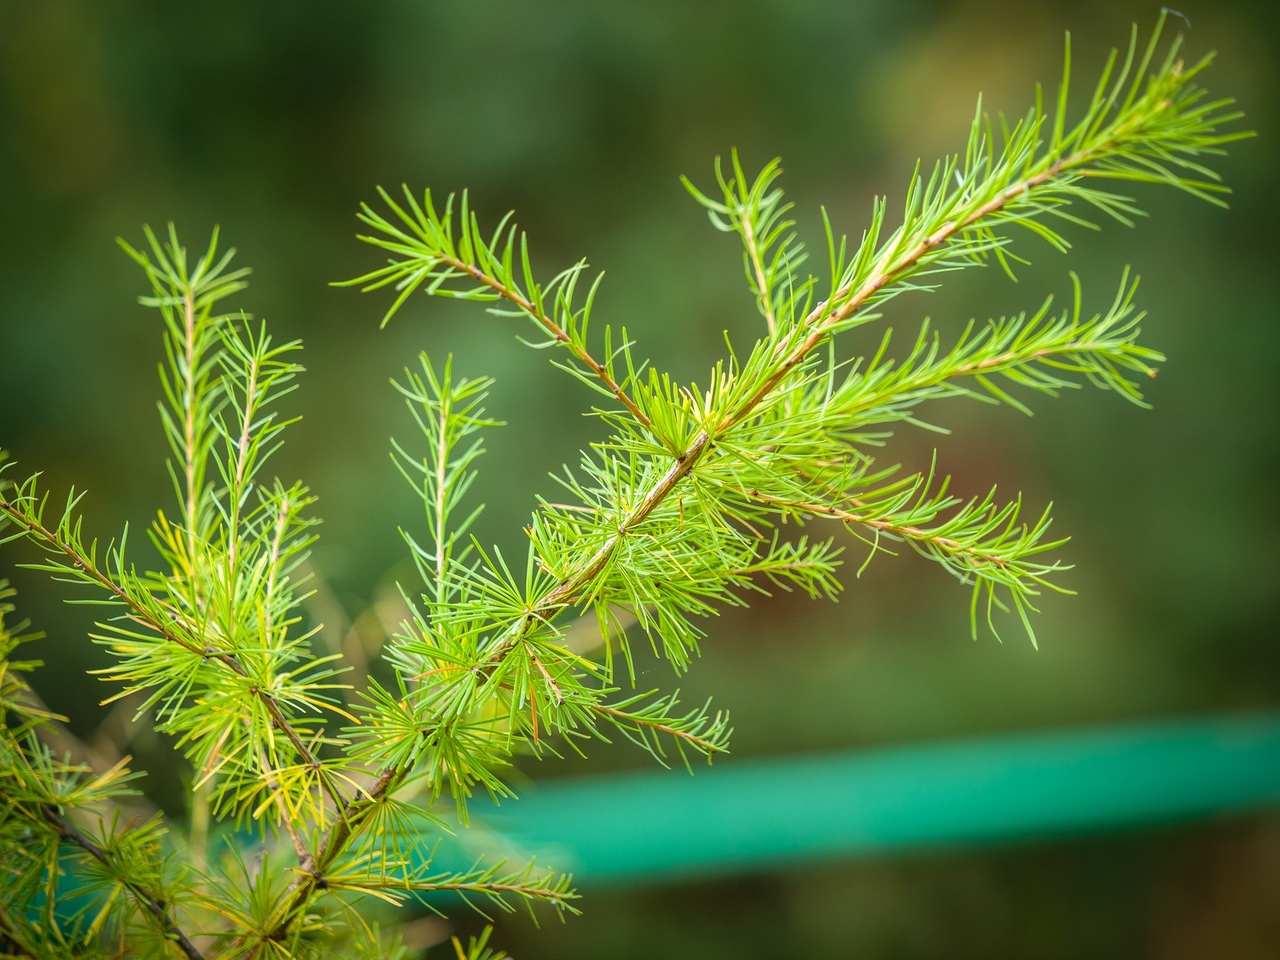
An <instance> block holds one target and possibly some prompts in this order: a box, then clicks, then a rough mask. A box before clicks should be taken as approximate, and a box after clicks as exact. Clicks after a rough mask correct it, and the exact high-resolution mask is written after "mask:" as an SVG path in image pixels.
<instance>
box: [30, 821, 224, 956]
mask: <svg viewBox="0 0 1280 960" xmlns="http://www.w3.org/2000/svg"><path fill="white" fill-rule="evenodd" d="M40 813H41V815H42V816H43V817H44V818H45V820H47V821H48V822H49V823H50V824H51V825H52V826H54V827H56V828H57V830H58V834H59V836H60V837H61V838H62V839H63V840H65V841H67V842H68V843H74V844H75V845H76V846H78V847H79V848H80V849H81V850H83V851H84V852H85V853H87V854H89V856H91V857H93V859H95V860H97V861H98V862H99V863H101V864H102V865H103V866H104V867H107V868H108V869H112V870H114V869H115V864H113V863H112V861H111V856H110V855H109V854H108V853H107V852H106V851H105V850H103V849H102V848H101V847H100V846H98V845H97V844H96V843H94V842H93V841H92V840H90V839H89V838H88V837H86V836H85V835H84V834H83V833H81V832H80V831H79V830H78V829H76V827H75V825H74V824H73V823H71V821H69V820H67V819H66V818H65V817H64V816H62V814H60V813H58V811H57V810H56V809H54V808H53V807H52V806H50V805H49V804H41V805H40ZM120 882H121V883H122V884H123V885H124V886H125V887H126V888H127V889H128V891H129V893H130V894H132V895H133V897H134V899H135V900H137V901H138V904H139V905H140V906H141V907H142V908H143V909H144V910H146V911H147V912H148V913H149V914H151V916H152V917H154V918H155V920H156V922H157V923H158V924H159V925H160V928H161V929H162V930H163V931H164V932H165V936H167V937H168V938H169V939H170V940H172V941H173V943H174V944H175V945H176V946H177V947H178V949H179V950H181V951H182V952H183V953H184V954H186V956H187V958H188V960H204V956H203V955H202V954H201V953H200V951H199V950H198V949H197V948H196V945H195V944H194V943H192V942H191V940H190V939H189V938H188V937H187V935H186V934H185V933H183V932H182V930H181V928H179V927H178V925H177V923H175V922H174V919H173V917H172V916H170V915H169V910H168V908H167V907H166V906H165V903H164V900H163V899H162V898H161V897H159V896H157V895H156V894H155V893H153V892H151V891H149V890H147V889H146V888H145V887H143V886H142V885H141V884H139V883H137V882H135V881H133V880H130V879H128V878H121V880H120Z"/></svg>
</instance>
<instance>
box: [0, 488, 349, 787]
mask: <svg viewBox="0 0 1280 960" xmlns="http://www.w3.org/2000/svg"><path fill="white" fill-rule="evenodd" d="M0 516H4V517H8V518H9V519H10V520H12V521H13V522H14V523H15V524H17V525H18V526H19V527H21V528H22V529H23V530H25V531H26V534H27V536H28V537H30V538H32V539H35V540H37V541H40V542H41V543H43V544H44V545H45V547H46V548H48V549H51V550H53V551H55V552H57V553H60V554H62V555H63V556H65V557H66V558H67V559H68V560H69V561H70V562H71V567H72V568H73V570H74V572H75V574H76V575H77V576H78V577H80V578H81V579H82V580H85V581H86V582H89V583H93V584H96V585H98V586H100V587H102V588H103V589H104V590H106V591H107V592H108V593H110V594H111V595H112V596H113V597H115V599H116V600H117V601H118V602H120V603H121V604H123V605H124V606H126V607H127V608H128V609H129V611H130V613H129V617H130V619H131V620H133V621H134V622H135V623H139V624H141V625H142V626H144V627H146V628H148V629H149V630H153V631H154V632H155V633H157V634H159V635H160V636H161V637H163V638H164V639H165V640H167V641H168V642H170V643H174V644H177V645H178V646H180V647H182V648H183V649H184V650H186V651H187V652H188V653H191V654H194V655H195V656H198V657H201V658H203V659H206V660H213V661H215V662H217V663H221V664H222V665H223V666H225V667H227V668H228V669H230V670H231V671H232V672H233V673H235V674H236V675H237V676H240V677H244V678H246V679H247V678H248V673H247V672H246V671H245V669H244V667H243V665H241V663H240V661H239V660H238V659H237V658H236V656H235V655H234V654H231V653H226V652H224V651H220V650H217V649H216V648H214V647H209V646H204V645H201V644H198V643H195V642H193V641H192V640H190V639H189V638H187V637H184V636H182V635H181V634H180V633H177V632H175V631H174V630H173V628H172V626H171V625H170V624H167V623H165V622H164V620H162V619H161V618H159V617H157V616H156V615H155V614H154V613H152V612H151V611H150V610H148V609H147V608H146V607H145V606H143V605H142V604H140V603H138V601H137V598H135V597H134V596H133V595H132V594H130V593H129V591H128V590H126V589H125V588H124V587H123V586H121V585H120V584H119V583H117V582H116V581H115V580H113V579H112V578H111V577H110V576H108V575H107V574H106V573H104V572H103V571H102V570H101V569H100V568H99V567H98V566H97V564H95V563H94V562H93V559H92V557H89V556H88V555H86V554H85V553H84V552H83V551H82V550H80V549H78V548H77V546H76V545H75V544H74V543H73V542H71V541H70V540H68V539H67V538H66V537H63V536H61V535H59V534H58V533H56V532H54V531H52V530H50V529H49V528H48V527H46V526H44V525H43V524H42V523H41V522H40V521H39V520H38V519H37V518H35V517H33V516H30V515H29V514H28V513H27V512H26V511H24V510H22V509H21V508H20V507H19V506H18V505H17V504H15V503H14V502H12V501H10V500H8V499H7V498H6V497H4V496H3V495H2V494H0ZM169 614H170V617H172V618H173V620H174V621H175V622H181V620H180V619H179V614H178V612H177V611H176V610H170V611H169ZM253 694H254V696H256V697H257V698H258V699H259V700H260V701H261V702H262V705H263V706H264V707H265V708H266V711H267V715H268V716H269V717H270V718H271V725H272V726H273V727H275V729H276V730H278V731H279V732H280V733H281V734H283V735H284V737H285V738H286V739H287V740H288V741H289V743H290V744H291V745H292V746H293V749H294V750H296V751H297V753H298V756H300V757H301V758H302V760H303V762H304V763H306V764H307V765H308V766H309V767H311V768H312V769H313V770H315V771H316V775H317V777H318V778H319V780H320V783H321V785H322V787H323V788H324V791H325V793H326V795H327V796H328V797H329V799H330V801H332V803H333V804H334V809H335V810H341V809H342V807H343V804H344V802H345V798H344V797H343V796H342V792H341V791H340V790H338V789H337V787H336V786H335V785H334V784H333V783H332V782H331V781H330V778H329V777H328V776H327V775H326V773H325V771H324V769H323V765H322V764H321V763H320V759H319V758H318V757H317V756H316V755H315V754H314V753H313V752H312V750H311V749H310V748H309V747H308V746H307V744H306V742H305V741H304V740H303V739H302V737H301V736H300V735H299V733H298V731H297V729H295V728H294V726H293V724H292V723H290V722H289V718H288V717H286V716H285V714H284V711H283V710H282V709H281V708H280V704H279V702H278V701H277V700H276V698H275V697H273V696H272V695H271V694H270V693H268V692H267V691H266V690H263V689H262V688H261V687H258V686H254V688H253Z"/></svg>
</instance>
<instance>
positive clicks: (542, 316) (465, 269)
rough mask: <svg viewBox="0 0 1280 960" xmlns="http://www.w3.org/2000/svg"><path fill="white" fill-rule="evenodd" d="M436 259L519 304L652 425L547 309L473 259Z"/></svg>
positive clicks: (629, 408) (617, 397)
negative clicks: (477, 264)
mask: <svg viewBox="0 0 1280 960" xmlns="http://www.w3.org/2000/svg"><path fill="white" fill-rule="evenodd" d="M439 259H440V261H441V262H442V263H447V264H448V265H449V266H450V267H452V268H453V269H455V270H458V271H460V272H462V273H465V274H466V275H467V276H469V277H471V278H472V279H473V280H475V281H477V282H478V283H482V284H484V285H485V286H486V287H488V288H489V289H490V290H492V291H493V292H494V293H496V294H497V295H498V296H499V297H501V298H502V299H504V300H506V301H507V302H509V303H512V304H514V305H515V306H517V307H519V308H520V310H521V311H523V312H524V313H526V314H527V315H528V316H530V317H532V318H533V319H534V320H535V321H536V322H537V323H539V324H540V325H541V326H542V327H544V328H545V329H546V331H547V333H549V334H551V337H552V339H553V340H555V341H556V342H557V343H562V344H564V345H565V346H566V347H568V348H569V350H570V352H571V353H572V354H573V355H574V356H575V357H577V358H578V359H579V360H580V361H582V363H584V364H586V366H587V367H588V368H589V369H590V370H591V372H592V373H593V374H595V375H596V377H597V378H598V379H599V380H600V382H601V383H603V384H604V385H605V387H606V388H607V389H608V391H609V392H610V393H611V394H613V397H614V399H615V400H617V401H618V402H619V403H620V404H622V405H623V406H624V407H626V408H627V411H628V412H629V413H630V414H631V415H632V416H633V417H635V418H636V420H638V421H639V422H640V423H642V424H643V425H644V427H645V429H646V430H647V429H650V428H652V426H653V424H652V423H651V422H650V420H649V417H648V415H647V414H645V412H644V411H643V410H641V409H640V408H639V407H638V406H637V405H636V402H635V401H634V400H632V399H631V397H629V396H628V395H627V392H626V391H625V390H623V389H622V385H621V384H619V383H618V381H616V380H614V379H613V376H612V375H611V374H610V373H609V370H608V368H606V367H605V365H604V364H602V363H601V362H600V361H598V360H597V359H596V358H595V357H593V356H592V355H591V354H590V353H588V352H587V350H586V348H585V347H583V346H582V345H581V344H579V343H577V342H576V341H575V340H574V339H573V338H572V337H570V336H569V333H568V331H566V330H565V329H564V327H562V326H560V324H558V323H556V322H555V320H554V319H553V318H551V317H549V316H547V315H546V313H544V312H543V311H541V310H539V309H538V307H537V305H536V304H534V303H533V302H532V301H531V300H529V299H528V298H527V297H525V296H524V295H523V294H521V293H520V292H519V291H517V290H513V289H512V288H511V287H508V286H507V285H506V284H504V283H502V282H501V281H500V280H498V279H497V278H496V277H492V276H490V275H489V274H487V273H485V272H484V271H483V270H481V269H480V268H479V267H477V266H476V265H475V264H473V263H466V262H465V261H463V260H459V259H456V258H454V257H450V256H441V257H440V258H439Z"/></svg>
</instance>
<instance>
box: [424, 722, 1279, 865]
mask: <svg viewBox="0 0 1280 960" xmlns="http://www.w3.org/2000/svg"><path fill="white" fill-rule="evenodd" d="M1277 803H1280V713H1266V714H1254V715H1246V716H1235V717H1225V718H1223V717H1218V718H1206V719H1181V720H1175V721H1168V722H1161V723H1143V724H1137V725H1126V726H1119V727H1109V728H1098V729H1090V730H1066V731H1060V732H1054V733H1036V734H1020V735H1016V736H1003V737H993V738H988V739H980V740H957V741H954V742H944V743H930V744H923V745H915V746H897V747H881V748H875V749H868V750H860V751H856V752H849V753H838V754H827V755H821V756H809V757H792V758H787V759H778V760H737V759H735V758H733V757H726V758H724V759H723V760H721V761H720V762H718V763H717V764H716V765H715V766H714V767H712V768H710V769H706V768H701V769H697V770H696V775H695V776H693V777H690V776H688V775H687V774H685V773H684V771H683V770H679V771H663V772H659V773H644V774H626V775H615V776H607V777H592V778H589V779H573V780H557V781H551V782H544V783H541V784H535V785H533V786H531V787H527V788H525V789H524V791H523V792H522V796H521V798H520V799H519V800H516V801H508V802H506V803H504V804H503V805H502V806H501V808H497V809H495V808H488V809H487V810H484V811H483V812H482V810H481V807H480V805H478V804H477V805H475V806H474V807H473V816H474V817H477V818H478V819H479V820H480V821H481V823H482V824H484V825H486V826H489V827H491V828H492V829H493V830H494V831H495V832H496V833H498V834H500V835H501V836H502V837H503V838H504V839H505V840H506V841H508V842H510V843H512V844H513V845H514V847H516V848H517V851H516V852H524V853H534V854H537V855H538V857H539V860H540V861H542V862H544V863H547V864H549V865H551V866H554V867H555V868H556V869H558V870H565V871H572V872H573V873H574V875H575V880H576V881H580V882H581V883H583V884H596V883H605V882H636V881H658V880H666V879H671V878H678V877H686V876H694V875H711V874H729V873H735V872H740V871H745V870H762V869H771V868H775V867H780V866H784V865H787V864H794V863H799V862H801V861H806V860H815V859H834V858H843V857H855V856H867V855H879V856H885V855H892V854H895V853H899V852H902V851H908V850H917V849H921V848H934V847H943V846H950V845H956V844H982V843H992V842H1007V841H1014V840H1021V839H1025V838H1037V837H1056V836H1064V835H1070V834H1081V833H1087V832H1096V831H1108V830H1118V829H1123V828H1129V827H1136V826H1140V825H1144V824H1154V823H1168V822H1174V821H1179V820H1186V819H1190V818H1196V817H1203V816H1211V815H1218V814H1224V813H1231V812H1235V811H1244V810H1250V809H1257V808H1261V807H1266V806H1270V805H1274V804H1277ZM441 853H442V855H443V856H444V857H445V858H446V859H449V860H453V858H454V856H465V854H463V853H462V851H460V850H458V851H443V850H442V851H441Z"/></svg>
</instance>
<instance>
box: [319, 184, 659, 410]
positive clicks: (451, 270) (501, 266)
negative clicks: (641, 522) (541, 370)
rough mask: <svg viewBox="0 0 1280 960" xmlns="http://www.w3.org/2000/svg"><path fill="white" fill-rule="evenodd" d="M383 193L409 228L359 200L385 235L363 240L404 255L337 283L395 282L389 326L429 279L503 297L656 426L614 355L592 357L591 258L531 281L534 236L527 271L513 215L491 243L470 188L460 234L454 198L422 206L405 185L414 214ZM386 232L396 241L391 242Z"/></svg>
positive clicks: (447, 291)
mask: <svg viewBox="0 0 1280 960" xmlns="http://www.w3.org/2000/svg"><path fill="white" fill-rule="evenodd" d="M378 193H379V194H380V195H381V197H382V200H383V202H384V203H385V204H386V205H387V206H388V207H389V208H390V209H391V211H392V212H393V213H394V214H395V216H396V218H397V219H398V220H399V221H400V222H401V223H402V224H403V225H404V226H405V227H406V228H407V229H408V230H409V232H408V233H406V232H405V231H404V230H402V229H401V228H400V227H398V226H396V225H395V224H394V223H392V222H391V221H390V220H388V219H387V218H386V217H384V216H382V215H381V214H379V213H378V212H377V211H375V210H374V209H373V208H372V207H370V206H369V205H368V204H367V203H366V204H361V207H360V214H359V216H360V219H361V220H362V221H363V222H364V223H366V224H368V225H369V226H370V227H372V228H373V229H374V230H376V231H377V232H378V233H380V234H382V235H383V236H381V237H379V236H368V235H362V236H361V237H360V239H361V240H363V241H364V242H366V243H370V244H373V245H374V246H377V247H381V248H383V249H385V250H388V251H390V252H391V253H395V254H400V255H401V259H393V260H392V261H391V262H390V264H389V265H388V266H385V267H382V268H380V269H378V270H373V271H371V272H369V273H367V274H364V275H363V276H360V277H355V278H353V279H351V280H344V281H339V282H338V283H336V284H335V286H356V285H359V286H360V287H361V291H362V292H368V291H371V290H377V289H379V288H381V287H384V286H387V285H388V284H394V285H395V289H396V290H398V291H400V293H399V296H397V297H396V300H395V302H394V303H393V304H392V305H391V307H390V308H389V309H388V310H387V313H386V315H385V316H384V317H383V319H382V322H383V325H384V326H385V325H386V323H387V322H388V321H390V320H391V318H392V317H393V316H394V315H395V314H396V312H397V311H398V310H399V309H400V306H401V305H402V304H403V303H404V301H405V300H407V299H408V298H409V296H410V295H411V294H413V292H414V291H416V290H417V289H418V288H419V286H421V285H422V284H423V283H427V287H426V289H427V292H429V293H432V294H435V295H437V296H450V297H457V298H460V299H466V300H494V299H501V300H505V301H507V302H508V303H510V304H512V305H513V306H515V307H516V309H517V310H518V311H519V312H520V313H522V314H524V315H525V316H527V317H528V318H529V319H530V320H532V321H533V322H534V323H535V324H537V325H538V326H539V327H541V328H542V329H543V330H544V331H545V332H546V334H547V335H548V336H550V338H551V339H550V341H549V342H548V344H547V345H551V344H556V345H560V346H563V347H565V348H567V349H568V350H569V352H570V353H572V354H573V356H574V357H575V358H577V360H578V361H579V362H580V363H582V364H583V366H585V367H586V368H587V370H588V371H589V372H590V373H591V375H592V376H594V377H595V378H596V379H598V380H599V381H600V383H601V385H602V386H603V391H604V392H605V393H606V394H607V395H609V396H612V397H613V398H614V399H615V400H617V402H618V403H620V404H622V406H623V407H625V408H626V409H627V411H628V412H629V413H630V414H631V415H632V416H633V417H634V418H635V419H636V420H637V421H638V422H639V423H641V424H643V425H644V426H645V427H649V426H650V423H649V418H648V416H647V415H646V414H645V413H644V411H642V410H641V409H640V408H639V407H638V406H637V405H636V403H635V401H633V400H632V399H631V397H630V396H628V394H627V391H626V389H625V388H624V387H623V386H622V384H620V383H618V381H617V379H615V376H614V371H613V357H612V356H610V357H609V359H608V360H606V361H605V362H603V363H602V362H600V361H599V360H597V359H595V357H593V356H592V355H591V351H590V350H589V349H588V347H587V341H586V337H587V327H588V323H589V320H590V315H591V307H592V303H593V301H594V299H595V294H596V290H597V288H598V287H599V283H600V277H597V278H596V281H595V283H593V284H592V287H591V290H590V293H589V294H588V296H587V301H586V304H585V306H583V307H582V308H581V309H577V308H575V306H574V302H573V297H574V289H575V285H576V283H577V280H578V277H579V276H580V275H581V273H582V272H583V271H584V270H585V269H586V266H587V264H586V261H579V262H578V263H577V264H575V265H574V266H572V267H570V268H569V269H568V270H565V271H563V272H562V273H560V274H559V275H558V276H556V277H555V279H553V280H552V281H551V282H550V283H549V284H547V285H546V286H545V287H544V286H542V285H540V284H539V283H538V282H537V281H536V280H534V278H533V270H532V268H531V266H530V263H529V243H528V238H527V237H526V235H525V234H524V233H523V232H521V233H520V235H519V236H520V239H519V257H520V264H521V274H519V275H518V274H517V273H516V269H515V266H514V261H515V256H516V251H517V246H516V227H515V225H514V224H513V225H511V226H510V227H508V220H509V219H510V215H508V216H507V217H504V218H503V220H502V222H501V223H499V224H498V226H497V228H496V229H495V230H494V232H493V237H492V240H490V241H489V242H488V243H486V241H485V239H484V237H483V235H482V234H481V233H480V226H479V222H478V221H477V220H476V217H475V214H474V212H472V211H471V209H470V206H469V204H468V200H467V194H466V193H465V192H464V193H463V195H462V201H461V204H460V210H459V216H458V220H459V224H460V232H459V235H458V237H457V238H455V236H454V227H453V203H454V198H453V196H452V195H450V196H449V198H448V199H447V201H446V202H445V208H444V211H443V213H437V212H436V209H435V205H434V203H433V201H432V199H431V193H430V191H428V192H427V193H426V194H425V195H424V197H423V200H422V202H421V204H420V203H419V202H418V200H417V198H416V197H415V196H414V195H413V194H412V193H411V192H410V191H409V188H408V187H407V186H406V187H405V188H404V196H405V203H406V206H408V208H409V209H408V211H406V210H405V209H404V208H403V207H401V206H400V205H399V204H398V203H396V202H395V201H394V200H393V199H392V198H391V195H390V194H389V193H387V191H386V190H384V189H382V188H381V187H379V188H378ZM387 237H389V238H390V239H386V238H387ZM499 244H501V247H499ZM499 249H500V251H501V252H500V253H499ZM601 276H603V275H601ZM457 277H469V278H470V279H471V280H473V281H475V282H476V283H478V284H479V287H472V288H469V289H461V290H459V289H451V288H449V287H447V286H446V284H447V283H448V282H449V281H450V280H453V279H455V278H457ZM522 281H523V289H522ZM525 290H527V291H528V294H526V293H525V292H524V291H525ZM548 300H550V301H551V302H552V303H553V304H554V310H555V312H556V314H557V315H558V316H559V317H560V318H562V319H563V323H562V322H558V321H557V318H556V317H555V316H552V315H551V313H548V311H547V310H546V302H547V301H548ZM495 312H499V311H495ZM632 375H634V371H632Z"/></svg>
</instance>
